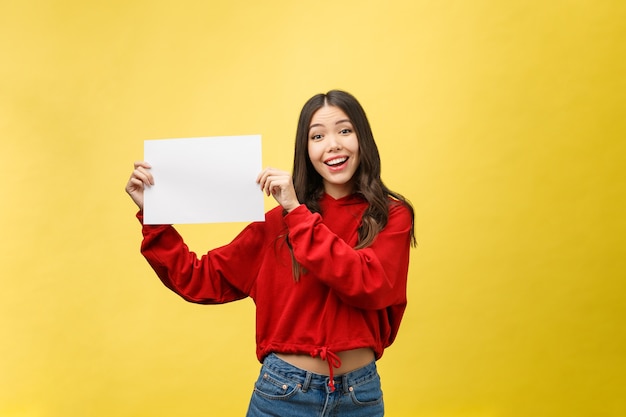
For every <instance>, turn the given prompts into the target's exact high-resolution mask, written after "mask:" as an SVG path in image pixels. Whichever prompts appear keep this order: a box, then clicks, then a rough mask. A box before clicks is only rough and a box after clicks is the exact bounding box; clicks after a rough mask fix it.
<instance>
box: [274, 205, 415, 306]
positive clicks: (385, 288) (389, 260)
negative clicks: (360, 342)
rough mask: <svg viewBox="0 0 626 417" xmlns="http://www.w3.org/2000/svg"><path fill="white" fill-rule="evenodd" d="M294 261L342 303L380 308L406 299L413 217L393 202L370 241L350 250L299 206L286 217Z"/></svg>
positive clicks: (319, 220)
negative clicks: (333, 293)
mask: <svg viewBox="0 0 626 417" xmlns="http://www.w3.org/2000/svg"><path fill="white" fill-rule="evenodd" d="M285 222H286V223H287V226H288V227H289V239H290V242H291V244H292V246H293V250H294V256H295V258H296V259H297V261H298V262H299V263H300V264H301V265H302V266H303V267H304V268H306V269H307V270H308V271H310V272H311V274H312V275H313V276H315V277H316V278H317V279H319V280H320V281H322V282H324V283H325V284H326V285H328V286H329V287H330V288H332V289H333V290H334V291H335V292H336V293H337V295H338V296H339V297H340V298H341V299H342V300H343V301H344V302H345V303H347V304H350V305H352V306H355V307H358V308H362V309H375V310H379V309H383V308H386V307H389V306H391V305H396V304H405V303H406V281H407V273H408V266H409V252H410V231H411V227H412V218H411V215H410V212H409V210H408V209H407V208H406V207H405V206H404V205H402V204H401V203H392V205H391V207H390V210H389V221H388V223H387V225H386V226H385V228H384V229H383V230H382V231H381V232H380V233H379V234H378V236H377V237H376V239H375V240H374V242H373V243H372V244H371V245H370V246H368V247H367V248H364V249H358V250H357V249H354V248H353V247H351V246H350V245H348V244H347V243H346V242H345V241H344V240H343V239H341V238H339V237H338V236H337V235H335V234H334V233H333V232H332V231H331V230H329V229H328V227H327V226H326V225H325V224H324V223H322V217H321V216H320V215H319V214H317V213H311V212H310V211H309V210H308V209H307V208H306V206H304V205H301V206H300V207H298V208H296V209H295V210H293V211H291V212H290V213H289V214H287V215H286V216H285Z"/></svg>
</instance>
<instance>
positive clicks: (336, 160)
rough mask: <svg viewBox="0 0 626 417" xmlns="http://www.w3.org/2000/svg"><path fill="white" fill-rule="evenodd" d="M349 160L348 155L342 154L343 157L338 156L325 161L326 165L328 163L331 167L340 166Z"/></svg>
mask: <svg viewBox="0 0 626 417" xmlns="http://www.w3.org/2000/svg"><path fill="white" fill-rule="evenodd" d="M347 161H348V157H347V156H341V157H337V158H333V159H329V160H328V161H324V163H325V164H326V165H328V166H329V167H333V168H335V167H340V166H342V165H343V164H345V163H346V162H347Z"/></svg>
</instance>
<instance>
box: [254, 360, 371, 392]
mask: <svg viewBox="0 0 626 417" xmlns="http://www.w3.org/2000/svg"><path fill="white" fill-rule="evenodd" d="M263 366H264V367H265V368H267V369H268V370H269V371H270V372H273V373H275V374H278V375H280V376H282V377H283V378H287V379H289V380H291V381H293V382H294V383H296V384H301V385H302V391H307V390H308V389H322V390H326V389H328V386H329V385H328V384H329V382H330V377H329V376H328V375H321V374H316V373H314V372H309V371H306V370H304V369H300V368H298V367H296V366H293V365H291V364H290V363H287V362H285V361H284V360H282V359H280V358H279V357H278V356H276V355H275V354H273V353H270V354H269V355H268V356H266V357H265V359H264V360H263ZM377 375H378V370H377V369H376V361H375V360H374V361H372V362H370V363H369V364H368V365H365V366H364V367H362V368H359V369H355V370H354V371H351V372H348V373H346V374H343V375H337V376H335V377H334V382H335V388H336V389H337V390H338V391H343V392H348V391H349V389H350V387H351V386H355V385H359V384H361V383H363V382H365V381H369V380H370V379H372V378H374V377H376V376H377Z"/></svg>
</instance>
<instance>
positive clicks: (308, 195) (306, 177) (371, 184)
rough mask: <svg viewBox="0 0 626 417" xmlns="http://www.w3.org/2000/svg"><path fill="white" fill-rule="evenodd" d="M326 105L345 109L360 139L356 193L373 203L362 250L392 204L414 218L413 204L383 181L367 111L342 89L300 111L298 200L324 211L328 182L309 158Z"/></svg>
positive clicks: (296, 161)
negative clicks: (314, 123)
mask: <svg viewBox="0 0 626 417" xmlns="http://www.w3.org/2000/svg"><path fill="white" fill-rule="evenodd" d="M324 106H335V107H338V108H340V109H341V110H343V112H344V113H345V114H346V115H347V116H348V118H349V119H350V122H351V123H352V126H353V127H354V130H355V133H356V136H357V138H358V143H359V158H360V163H359V167H358V168H357V170H356V172H355V173H354V179H355V181H354V187H355V188H354V192H355V193H357V194H359V195H361V196H362V197H363V198H364V199H365V200H366V201H367V202H368V203H369V206H368V208H367V209H366V210H365V213H363V219H362V221H361V225H360V227H359V230H358V242H357V245H356V247H355V249H362V248H365V247H367V246H369V245H371V244H372V242H373V241H374V239H375V238H376V236H377V235H378V233H379V232H380V231H381V230H382V229H383V228H384V227H385V226H386V225H387V221H388V220H389V205H390V204H404V205H406V207H407V208H408V209H409V210H410V212H411V217H414V211H413V207H412V206H411V203H410V202H409V201H408V200H407V199H406V198H404V197H403V196H402V195H400V194H398V193H396V192H394V191H392V190H390V189H389V188H387V187H386V186H385V184H384V183H383V181H382V179H381V177H380V170H381V167H380V154H379V152H378V147H377V146H376V142H375V141H374V134H373V133H372V129H371V127H370V124H369V121H368V120H367V116H366V115H365V110H363V107H362V106H361V104H360V103H359V102H358V101H357V99H356V98H355V97H354V96H352V95H351V94H349V93H347V92H345V91H341V90H331V91H329V92H328V93H326V94H317V95H315V96H313V97H311V98H310V99H309V100H308V101H307V102H306V103H305V104H304V106H303V107H302V111H301V112H300V117H299V120H298V128H297V131H296V145H295V151H294V159H293V185H294V188H295V190H296V195H297V196H298V201H300V202H301V203H303V204H305V205H306V206H307V207H308V209H309V210H310V211H311V212H314V213H316V212H317V213H319V212H320V206H319V199H320V198H321V196H322V195H323V193H324V183H323V180H322V176H321V175H320V174H319V173H318V172H317V171H316V170H315V168H314V167H313V164H312V163H311V159H310V158H309V151H308V142H309V126H310V124H311V119H312V118H313V115H314V114H315V112H316V111H318V110H319V109H320V108H322V107H324ZM390 197H391V199H390ZM394 200H395V201H394ZM287 242H288V241H287ZM415 243H416V241H415V233H414V229H413V226H411V245H412V246H415ZM292 255H293V253H292ZM293 264H294V277H295V278H296V280H297V279H298V277H299V276H300V267H299V266H298V264H297V262H295V259H294V262H293Z"/></svg>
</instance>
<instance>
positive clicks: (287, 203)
mask: <svg viewBox="0 0 626 417" xmlns="http://www.w3.org/2000/svg"><path fill="white" fill-rule="evenodd" d="M256 182H257V184H259V186H260V187H261V190H262V191H263V192H265V194H267V195H270V194H271V195H272V196H273V197H274V199H276V201H277V202H278V204H280V205H281V206H282V207H283V208H284V209H285V210H286V211H287V212H290V211H291V210H293V209H295V208H296V207H298V206H299V205H300V202H299V201H298V197H297V196H296V190H295V188H294V187H293V180H292V177H291V174H290V173H288V172H286V171H281V170H278V169H275V168H265V169H264V170H263V171H261V173H260V174H259V176H258V177H257V179H256Z"/></svg>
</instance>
